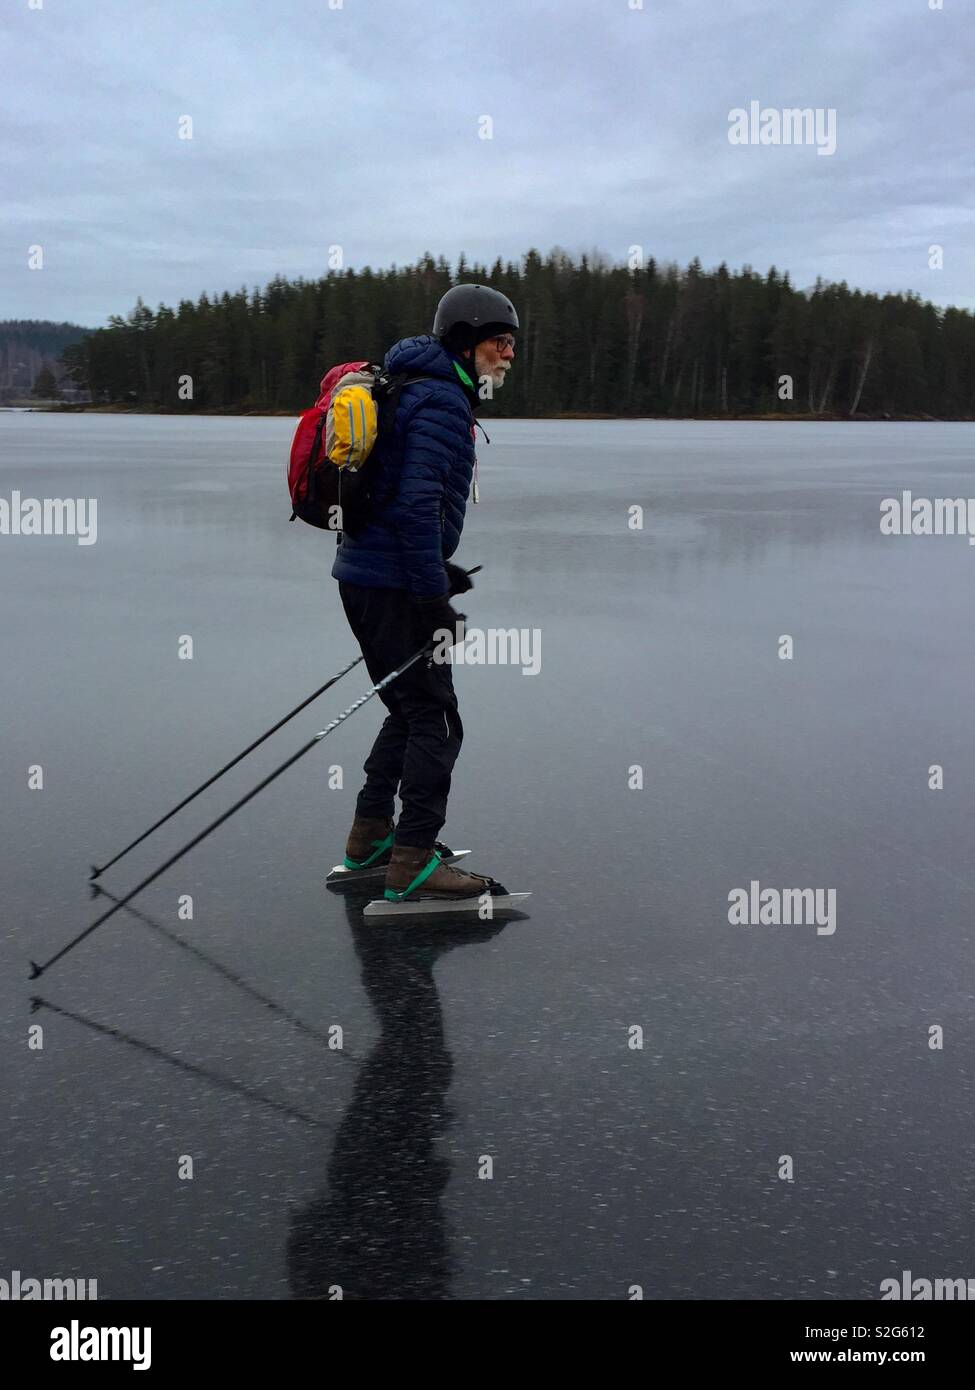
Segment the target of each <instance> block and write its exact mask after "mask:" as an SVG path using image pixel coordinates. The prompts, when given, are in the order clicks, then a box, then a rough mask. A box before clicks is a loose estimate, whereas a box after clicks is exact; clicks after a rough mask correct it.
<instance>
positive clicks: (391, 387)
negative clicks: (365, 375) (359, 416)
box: [377, 372, 439, 434]
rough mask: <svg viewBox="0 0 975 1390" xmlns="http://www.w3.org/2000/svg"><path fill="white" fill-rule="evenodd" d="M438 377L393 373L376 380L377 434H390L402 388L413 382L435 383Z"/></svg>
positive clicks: (419, 373)
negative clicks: (377, 399) (377, 404)
mask: <svg viewBox="0 0 975 1390" xmlns="http://www.w3.org/2000/svg"><path fill="white" fill-rule="evenodd" d="M437 380H439V378H438V377H433V376H430V375H429V374H428V373H426V372H394V373H393V375H392V376H380V377H378V378H377V386H378V388H379V390H378V397H379V433H380V434H390V433H392V429H393V424H394V422H395V420H396V408H397V406H398V405H399V398H400V393H401V392H402V390H403V387H404V386H412V384H413V383H414V382H415V381H437Z"/></svg>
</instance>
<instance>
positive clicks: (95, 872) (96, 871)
mask: <svg viewBox="0 0 975 1390" xmlns="http://www.w3.org/2000/svg"><path fill="white" fill-rule="evenodd" d="M483 568H484V567H483V565H475V566H474V568H473V569H469V570H468V571H467V573H468V574H477V572H478V571H479V570H481V569H483ZM362 659H363V658H362V657H361V656H357V657H356V658H355V660H354V661H350V662H349V664H348V666H343V667H342V669H341V671H339V673H338V675H336V676H333V677H332V679H331V680H327V681H326V682H325V684H324V685H320V686H319V687H318V689H317V690H315V691H313V692H312V694H311V695H309V696H308V698H307V700H302V702H301V704H300V705H295V707H294V709H293V710H292V711H291V713H290V714H286V715H285V716H284V718H283V719H279V720H278V722H277V723H276V724H272V725H271V727H270V729H268V730H267V732H266V733H263V734H261V736H260V738H256V739H255V740H254V742H253V743H250V744H248V746H247V747H246V748H245V749H244V751H243V752H242V753H238V754H237V756H236V758H231V760H230V762H229V763H225V764H224V766H223V767H222V768H221V769H220V771H219V772H215V773H214V774H213V776H212V777H208V778H207V780H206V781H205V782H203V783H201V784H200V786H198V787H197V789H196V791H194V792H190V794H189V796H186V797H184V798H183V800H182V801H181V802H180V803H179V805H178V806H174V807H173V809H172V810H171V811H167V812H166V814H165V815H164V816H161V817H160V819H159V820H157V821H156V822H155V823H154V824H153V825H150V827H149V829H148V830H144V831H143V832H142V834H141V835H139V836H138V837H137V838H136V839H134V840H133V841H132V842H131V843H130V844H128V845H126V846H125V849H120V850H119V852H118V854H116V855H115V857H114V858H113V859H109V860H108V862H107V863H105V864H102V865H101V867H99V865H97V864H92V866H91V873H90V874H89V875H88V878H89V881H90V882H94V880H95V879H96V878H98V877H99V876H100V875H101V874H103V873H105V871H106V870H107V869H110V868H111V867H112V865H113V864H117V863H118V861H119V860H120V859H122V858H124V856H125V855H126V854H128V852H129V850H130V849H135V847H136V845H141V844H142V841H143V840H147V839H148V838H149V836H150V835H151V834H152V833H153V831H155V830H158V829H159V827H160V826H161V825H165V824H166V822H167V821H168V820H172V818H173V816H175V815H176V813H177V811H182V809H183V807H184V806H188V805H189V804H190V802H191V801H195V800H196V798H197V797H198V796H199V795H200V793H201V792H205V791H206V790H207V788H208V787H212V786H213V784H214V782H218V781H219V780H220V778H221V777H222V776H223V775H224V773H225V772H229V771H230V769H231V768H232V767H236V766H237V764H238V763H239V762H242V761H243V759H244V758H246V757H247V755H248V753H253V751H254V749H255V748H258V747H260V745H261V744H262V743H263V742H264V741H265V739H269V738H270V737H271V735H272V734H276V733H277V731H278V730H279V729H282V728H284V726H285V724H287V722H288V720H289V719H294V717H295V715H296V714H300V713H301V711H302V710H303V709H305V708H306V707H307V706H308V705H310V704H311V703H312V702H313V701H314V700H317V699H318V697H319V695H324V693H325V691H326V690H328V689H329V687H330V686H333V685H334V684H335V682H336V681H338V680H341V679H342V677H343V676H345V675H348V673H349V672H350V671H351V670H352V668H353V666H358V664H359V662H360V661H362Z"/></svg>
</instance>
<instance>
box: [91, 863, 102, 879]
mask: <svg viewBox="0 0 975 1390" xmlns="http://www.w3.org/2000/svg"><path fill="white" fill-rule="evenodd" d="M100 873H101V869H100V868H99V867H98V865H97V864H92V866H91V873H90V874H89V875H88V879H89V881H91V880H92V879H95V878H97V877H98V875H99V874H100Z"/></svg>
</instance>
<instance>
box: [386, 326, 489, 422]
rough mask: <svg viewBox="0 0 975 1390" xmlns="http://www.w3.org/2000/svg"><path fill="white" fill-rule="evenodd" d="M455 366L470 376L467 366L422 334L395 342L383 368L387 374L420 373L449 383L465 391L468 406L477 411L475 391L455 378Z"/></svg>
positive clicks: (477, 403) (432, 339) (456, 376)
mask: <svg viewBox="0 0 975 1390" xmlns="http://www.w3.org/2000/svg"><path fill="white" fill-rule="evenodd" d="M455 363H456V364H457V366H459V367H460V368H461V369H462V370H463V371H465V372H466V373H467V374H468V376H469V375H470V372H469V369H468V367H467V366H466V365H465V364H464V363H463V362H461V361H460V359H459V358H457V357H455V356H454V355H453V353H451V352H448V351H447V349H446V348H445V347H441V345H440V343H438V342H437V340H436V338H431V337H430V335H429V334H427V333H422V334H420V335H419V336H418V337H415V338H401V339H400V341H399V342H398V343H394V344H393V346H392V347H391V348H390V349H389V351H388V352H387V354H386V360H385V362H384V363H383V365H384V366H385V367H386V369H387V371H390V372H422V373H423V375H424V376H434V377H440V378H442V379H443V380H444V381H452V382H453V383H454V384H455V385H456V386H459V387H460V388H461V390H462V391H463V392H464V395H465V396H466V397H467V399H468V401H469V402H470V405H471V407H472V408H476V407H477V406H478V405H480V401H479V399H478V395H477V388H476V386H472V387H467V386H465V385H464V382H463V380H462V379H461V377H459V376H458V375H457V370H456V367H455Z"/></svg>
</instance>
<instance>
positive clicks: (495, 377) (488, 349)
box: [474, 333, 515, 391]
mask: <svg viewBox="0 0 975 1390" xmlns="http://www.w3.org/2000/svg"><path fill="white" fill-rule="evenodd" d="M514 360H515V340H514V337H513V335H512V334H511V333H505V334H503V335H502V336H501V337H499V338H485V339H484V342H483V343H478V345H477V347H476V348H475V349H474V369H475V372H476V373H477V379H478V381H481V380H483V378H484V377H489V378H490V380H491V385H492V386H493V388H494V390H495V391H499V390H500V389H501V387H502V386H503V385H504V379H505V377H506V376H507V374H508V372H509V371H510V370H511V364H512V363H513V362H514Z"/></svg>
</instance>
